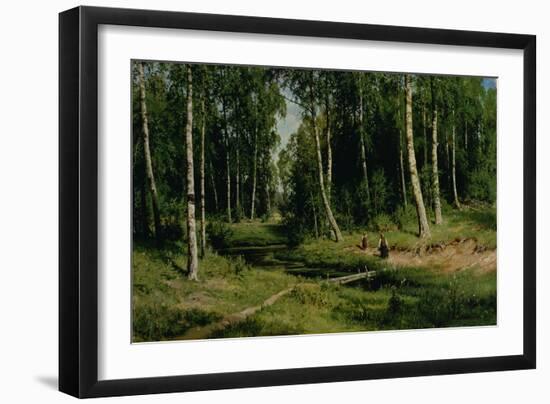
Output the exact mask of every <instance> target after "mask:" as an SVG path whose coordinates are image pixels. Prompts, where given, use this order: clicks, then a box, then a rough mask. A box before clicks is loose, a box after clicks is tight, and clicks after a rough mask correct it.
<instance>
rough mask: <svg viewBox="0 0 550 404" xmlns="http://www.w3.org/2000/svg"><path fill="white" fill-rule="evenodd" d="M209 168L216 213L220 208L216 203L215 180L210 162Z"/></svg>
mask: <svg viewBox="0 0 550 404" xmlns="http://www.w3.org/2000/svg"><path fill="white" fill-rule="evenodd" d="M210 158H212V157H210ZM209 166H210V182H211V183H212V194H213V195H214V211H215V212H216V213H217V212H218V211H219V209H220V207H219V203H218V190H217V189H216V180H214V167H213V166H212V161H210V164H209Z"/></svg>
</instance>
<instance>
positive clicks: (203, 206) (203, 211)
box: [200, 92, 206, 258]
mask: <svg viewBox="0 0 550 404" xmlns="http://www.w3.org/2000/svg"><path fill="white" fill-rule="evenodd" d="M201 98H202V99H201V109H202V122H201V123H202V125H201V161H200V186H201V258H204V254H205V250H206V204H205V194H206V190H205V188H206V187H205V183H204V177H205V173H204V138H205V134H206V107H205V105H204V104H205V102H204V92H203V94H202V97H201Z"/></svg>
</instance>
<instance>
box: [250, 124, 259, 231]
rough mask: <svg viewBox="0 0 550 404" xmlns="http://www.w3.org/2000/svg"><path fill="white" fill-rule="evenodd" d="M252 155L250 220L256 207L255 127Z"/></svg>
mask: <svg viewBox="0 0 550 404" xmlns="http://www.w3.org/2000/svg"><path fill="white" fill-rule="evenodd" d="M253 154H254V155H253V157H252V196H251V200H250V220H254V214H255V210H254V209H255V207H256V181H257V178H256V173H257V165H258V132H257V128H255V129H254V153H253Z"/></svg>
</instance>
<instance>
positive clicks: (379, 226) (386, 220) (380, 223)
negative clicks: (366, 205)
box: [371, 213, 397, 232]
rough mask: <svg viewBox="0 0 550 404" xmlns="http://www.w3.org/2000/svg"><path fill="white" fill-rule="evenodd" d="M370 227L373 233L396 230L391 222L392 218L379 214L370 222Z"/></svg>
mask: <svg viewBox="0 0 550 404" xmlns="http://www.w3.org/2000/svg"><path fill="white" fill-rule="evenodd" d="M371 227H372V229H373V230H374V231H381V232H388V231H394V230H397V226H396V224H395V223H394V222H393V221H392V218H391V217H390V216H389V215H387V214H385V213H381V214H379V215H376V216H375V217H374V218H373V219H372V222H371Z"/></svg>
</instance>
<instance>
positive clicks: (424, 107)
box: [422, 102, 428, 166]
mask: <svg viewBox="0 0 550 404" xmlns="http://www.w3.org/2000/svg"><path fill="white" fill-rule="evenodd" d="M422 131H423V133H424V161H423V163H424V166H425V165H427V164H428V135H427V130H426V103H425V102H422Z"/></svg>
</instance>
